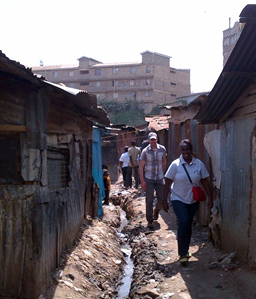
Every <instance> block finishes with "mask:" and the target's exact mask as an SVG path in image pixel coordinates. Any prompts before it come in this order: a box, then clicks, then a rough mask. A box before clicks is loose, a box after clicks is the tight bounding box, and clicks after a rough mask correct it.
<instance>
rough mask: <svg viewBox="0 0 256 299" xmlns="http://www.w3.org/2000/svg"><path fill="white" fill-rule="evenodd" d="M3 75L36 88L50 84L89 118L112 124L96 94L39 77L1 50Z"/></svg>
mask: <svg viewBox="0 0 256 299" xmlns="http://www.w3.org/2000/svg"><path fill="white" fill-rule="evenodd" d="M1 75H2V76H5V75H8V77H10V78H13V79H14V80H18V81H23V82H24V83H26V84H29V85H31V86H33V87H34V88H35V87H37V88H42V87H45V86H49V87H51V88H52V92H54V93H56V94H58V93H59V94H61V95H62V96H65V97H66V98H67V99H68V100H70V101H72V102H73V104H75V105H77V108H78V109H79V110H80V113H82V114H83V115H84V116H86V117H87V118H90V119H91V120H92V121H94V122H96V123H99V124H101V125H105V126H109V125H110V119H109V118H108V116H107V113H106V112H105V110H104V109H102V108H101V107H98V106H97V98H96V96H95V95H93V94H88V93H87V92H84V91H82V90H77V89H73V88H69V87H66V86H63V85H60V84H54V83H51V82H48V81H44V80H42V79H39V78H38V77H37V76H36V75H34V74H33V73H32V71H31V69H29V68H25V66H24V65H22V64H20V63H19V62H16V61H14V60H10V59H9V58H8V57H7V56H6V55H5V54H3V53H2V51H0V76H1Z"/></svg>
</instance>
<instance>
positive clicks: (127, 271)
mask: <svg viewBox="0 0 256 299" xmlns="http://www.w3.org/2000/svg"><path fill="white" fill-rule="evenodd" d="M127 223H128V220H127V218H126V213H125V212H124V211H123V210H122V211H121V225H120V227H119V228H118V230H117V232H118V235H119V237H120V239H121V241H122V242H121V243H122V246H121V250H122V252H123V253H124V257H125V262H126V264H125V267H124V276H123V279H122V282H121V285H120V287H119V290H118V296H117V297H116V298H117V299H125V298H128V295H129V292H130V288H131V283H132V275H133V270H134V267H133V261H132V259H131V253H132V250H131V247H130V245H129V244H128V240H126V236H125V235H124V234H122V230H123V228H124V227H125V225H126V224H127Z"/></svg>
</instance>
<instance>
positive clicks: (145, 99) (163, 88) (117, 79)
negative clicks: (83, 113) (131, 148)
mask: <svg viewBox="0 0 256 299" xmlns="http://www.w3.org/2000/svg"><path fill="white" fill-rule="evenodd" d="M141 55H142V61H141V62H125V63H102V62H100V61H97V60H95V59H92V58H88V57H85V56H83V57H81V58H79V59H78V61H79V64H78V65H57V66H39V67H33V68H32V70H33V72H34V73H35V74H38V75H42V76H44V77H45V79H46V80H48V81H50V82H53V83H63V84H65V85H66V86H68V87H72V88H77V89H81V90H86V91H88V92H89V93H94V94H96V95H97V98H98V99H99V100H103V99H105V100H107V101H111V100H115V101H118V102H125V100H126V99H136V100H137V101H138V102H139V103H141V105H142V108H143V109H144V111H145V113H150V112H151V110H152V108H154V107H155V106H157V105H159V104H166V103H172V102H174V101H175V99H176V97H179V96H183V95H188V94H190V70H189V69H176V68H172V67H170V58H171V57H170V56H166V55H163V54H159V53H155V52H150V51H145V52H142V53H141Z"/></svg>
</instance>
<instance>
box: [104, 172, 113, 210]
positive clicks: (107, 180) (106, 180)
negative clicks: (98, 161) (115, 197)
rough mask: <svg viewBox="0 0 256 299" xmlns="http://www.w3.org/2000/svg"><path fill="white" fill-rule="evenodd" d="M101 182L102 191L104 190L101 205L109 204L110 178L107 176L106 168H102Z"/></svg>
mask: <svg viewBox="0 0 256 299" xmlns="http://www.w3.org/2000/svg"><path fill="white" fill-rule="evenodd" d="M102 172H103V184H104V191H105V197H104V202H103V205H107V206H108V205H109V193H110V190H111V179H110V176H109V172H108V170H107V169H103V170H102Z"/></svg>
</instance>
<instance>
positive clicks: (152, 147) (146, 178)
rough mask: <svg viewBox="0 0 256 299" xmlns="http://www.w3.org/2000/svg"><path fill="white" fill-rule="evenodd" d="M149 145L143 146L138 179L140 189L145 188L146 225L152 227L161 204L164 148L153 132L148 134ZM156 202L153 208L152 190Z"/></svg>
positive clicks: (164, 161)
mask: <svg viewBox="0 0 256 299" xmlns="http://www.w3.org/2000/svg"><path fill="white" fill-rule="evenodd" d="M148 141H149V145H148V146H147V147H145V148H144V150H143V151H142V153H141V156H140V167H139V173H140V181H141V187H142V189H144V190H146V219H147V222H148V224H147V227H148V228H150V229H152V228H154V226H153V220H157V219H158V216H159V212H160V210H161V209H162V208H163V209H164V210H165V211H166V207H164V206H163V195H164V193H163V191H164V172H165V170H166V163H167V162H166V149H165V147H164V146H163V145H160V144H158V143H157V141H158V138H157V134H156V133H155V132H151V133H149V134H148ZM155 191H156V197H157V203H156V207H155V209H154V210H153V201H154V192H155Z"/></svg>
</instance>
